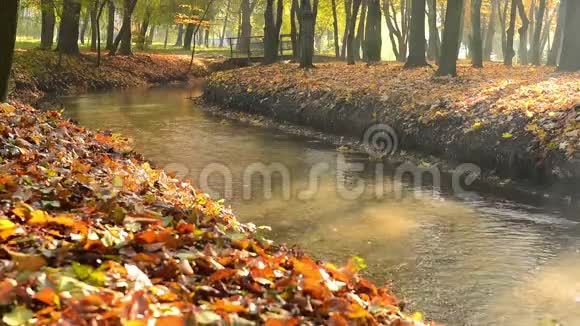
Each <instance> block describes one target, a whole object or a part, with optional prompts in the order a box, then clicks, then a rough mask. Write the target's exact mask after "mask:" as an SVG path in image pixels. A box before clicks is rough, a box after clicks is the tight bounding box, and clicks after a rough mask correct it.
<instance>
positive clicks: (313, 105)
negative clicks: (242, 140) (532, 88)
mask: <svg viewBox="0 0 580 326" xmlns="http://www.w3.org/2000/svg"><path fill="white" fill-rule="evenodd" d="M214 77H215V75H210V76H209V77H208V78H207V81H206V85H205V89H204V94H203V100H204V101H205V102H207V103H208V104H213V105H216V106H217V107H218V108H212V109H211V110H210V111H212V112H213V113H215V114H219V115H224V116H226V117H229V118H232V119H237V120H240V118H241V120H244V119H245V118H244V117H243V116H242V117H240V116H236V114H235V113H234V114H230V113H228V112H226V111H231V112H237V113H240V112H241V113H244V114H253V115H257V116H263V117H267V118H269V119H272V121H273V125H274V126H275V128H278V127H276V125H278V126H280V125H281V124H282V123H290V124H294V125H296V126H301V127H306V128H311V129H312V130H313V131H314V133H313V134H316V132H321V133H323V134H325V135H327V136H325V137H334V138H335V139H344V138H349V139H350V140H349V141H348V142H347V143H350V144H356V145H358V146H359V147H360V146H361V145H362V144H361V139H362V138H363V135H364V133H365V131H367V130H368V128H369V127H370V126H373V125H377V124H386V125H388V126H390V127H392V128H393V129H394V130H395V131H396V133H397V136H398V140H399V142H398V150H399V151H398V153H397V152H395V153H392V155H390V156H388V157H385V161H390V160H392V161H405V162H409V161H410V162H411V163H420V162H421V161H423V159H424V158H428V159H429V160H435V161H437V162H438V167H439V168H440V169H441V171H442V172H443V173H448V174H452V173H454V171H455V168H456V167H458V166H459V165H460V164H463V163H471V164H476V165H477V166H478V167H480V168H481V174H480V177H479V178H478V179H477V180H475V181H474V182H473V185H474V186H475V187H477V188H482V189H487V190H488V191H496V190H502V192H506V193H509V192H514V191H515V192H517V193H518V194H519V195H522V196H527V197H530V196H531V197H537V198H543V199H550V200H553V201H564V202H567V203H569V202H570V201H571V200H572V199H573V198H576V197H577V195H578V194H579V193H580V191H578V189H577V187H575V184H577V182H578V181H580V162H574V161H569V160H567V159H566V158H565V156H564V155H563V154H562V153H559V152H557V151H547V152H543V153H536V152H530V151H527V150H526V148H528V146H529V144H530V143H531V142H532V139H533V136H532V135H531V134H530V133H529V132H527V131H526V130H525V129H526V127H525V126H526V121H527V119H526V117H523V116H522V117H516V118H515V119H511V121H508V122H502V123H499V124H498V125H496V126H493V125H492V126H489V127H488V128H487V130H485V131H484V132H480V133H477V134H466V133H465V132H464V129H463V124H462V121H461V120H460V118H459V117H453V118H449V119H446V120H444V121H437V122H434V123H430V124H413V127H412V128H409V125H410V124H409V123H408V122H409V121H410V120H412V121H417V120H420V118H421V117H420V116H419V115H416V116H414V115H413V113H412V112H411V113H409V112H405V113H402V112H400V111H401V110H400V109H398V108H393V107H389V106H385V104H384V103H383V102H382V101H381V99H380V98H379V97H377V96H374V95H367V96H365V97H364V98H363V99H359V100H358V101H356V102H351V101H349V100H348V99H344V98H340V97H338V96H336V95H335V94H333V93H332V91H330V92H326V91H317V92H312V93H310V94H306V93H302V92H301V93H298V92H297V91H295V90H294V89H293V88H292V86H290V87H288V88H287V89H286V90H283V91H279V92H274V93H272V92H268V91H261V90H259V89H257V88H253V87H252V85H251V84H243V83H229V82H228V81H227V80H224V79H223V78H214ZM264 78H267V76H264ZM328 103H332V105H328ZM506 125H509V128H508V127H506ZM510 128H511V129H512V130H513V129H516V130H515V131H513V133H514V135H515V134H516V133H517V134H518V136H519V137H517V139H515V140H513V139H510V140H509V142H508V141H507V140H506V141H505V143H503V144H499V146H498V139H497V134H498V133H499V134H500V135H501V132H502V130H506V129H508V130H509V129H510ZM283 129H284V128H283ZM290 129H291V130H290V132H292V133H295V131H296V129H297V128H290ZM292 129H294V132H293V131H292ZM517 129H519V130H517ZM298 133H301V132H298ZM361 149H363V148H362V147H361ZM401 150H403V155H401ZM503 190H505V191H503ZM519 195H518V196H519Z"/></svg>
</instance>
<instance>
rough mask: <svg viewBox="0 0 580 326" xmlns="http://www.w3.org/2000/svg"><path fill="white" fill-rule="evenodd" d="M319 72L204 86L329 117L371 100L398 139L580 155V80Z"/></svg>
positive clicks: (271, 70)
mask: <svg viewBox="0 0 580 326" xmlns="http://www.w3.org/2000/svg"><path fill="white" fill-rule="evenodd" d="M317 67H318V68H319V69H315V70H311V71H304V70H302V69H299V68H298V67H297V66H295V65H292V64H276V65H269V66H258V67H251V68H243V69H237V70H235V71H225V72H219V73H216V74H214V75H212V76H211V77H210V81H209V85H222V86H224V87H226V88H227V89H228V91H229V92H230V93H232V94H234V93H238V92H239V93H252V96H257V97H260V98H263V99H265V100H266V99H270V98H273V97H279V96H287V97H288V98H294V99H295V102H296V103H303V104H302V105H303V106H316V107H324V108H325V109H327V110H329V111H332V110H334V109H335V108H339V107H340V106H341V105H343V104H344V103H347V104H349V105H352V106H354V107H359V108H366V107H367V106H368V105H369V104H368V102H371V99H372V101H373V107H372V108H371V109H369V111H373V115H374V116H375V119H378V120H380V119H384V120H385V121H388V122H389V123H390V124H392V126H393V127H394V128H396V129H398V130H399V131H400V132H401V133H403V134H405V133H418V134H420V133H421V129H422V128H425V127H428V126H435V127H439V128H440V132H439V134H444V135H447V136H449V137H448V138H449V139H448V140H446V142H449V143H452V142H457V141H459V140H460V139H461V137H462V135H466V136H467V135H469V136H474V135H482V136H481V137H483V136H485V137H487V138H489V139H490V140H493V142H491V143H489V144H488V145H487V146H488V147H490V148H491V147H493V146H495V145H497V144H499V145H503V146H505V144H506V143H508V142H513V141H515V140H518V139H521V140H522V142H523V143H525V142H527V143H526V145H529V146H530V148H529V149H528V150H529V151H536V152H537V153H538V155H540V156H542V155H544V154H545V153H546V152H548V151H555V152H557V153H558V155H562V156H565V157H567V158H569V159H571V158H573V156H574V154H576V153H577V152H578V150H579V149H580V148H578V146H579V144H580V143H579V142H578V139H580V134H579V129H580V124H579V121H580V73H558V72H554V68H551V67H513V68H508V67H505V66H503V65H501V64H498V63H489V64H487V65H486V67H485V68H484V69H476V68H472V67H471V65H470V64H468V63H461V64H459V65H458V75H459V77H457V78H450V77H435V76H434V74H433V69H434V68H428V67H426V68H421V69H414V70H403V67H402V65H401V64H399V63H393V62H388V63H387V62H385V63H381V64H378V65H370V66H360V65H358V66H349V65H346V64H344V63H324V64H318V65H317ZM446 128H449V129H446ZM490 134H493V135H490ZM528 139H531V140H528ZM524 140H525V141H524ZM496 141H497V144H496ZM462 146H463V145H462Z"/></svg>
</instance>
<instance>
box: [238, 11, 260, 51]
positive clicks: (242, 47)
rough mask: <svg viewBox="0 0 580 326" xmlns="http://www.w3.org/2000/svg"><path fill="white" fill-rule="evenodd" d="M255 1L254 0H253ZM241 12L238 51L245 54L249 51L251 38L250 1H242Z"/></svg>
mask: <svg viewBox="0 0 580 326" xmlns="http://www.w3.org/2000/svg"><path fill="white" fill-rule="evenodd" d="M254 1H256V0H254ZM241 9H242V10H241V11H242V26H241V30H240V31H241V33H240V39H239V41H238V50H239V51H240V52H242V53H247V52H248V51H250V37H251V36H252V20H251V19H252V11H253V10H252V9H253V6H252V5H251V4H250V0H242V3H241Z"/></svg>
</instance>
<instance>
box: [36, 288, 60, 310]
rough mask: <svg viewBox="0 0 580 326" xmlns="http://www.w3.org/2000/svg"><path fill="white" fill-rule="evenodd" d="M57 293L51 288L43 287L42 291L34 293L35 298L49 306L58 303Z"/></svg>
mask: <svg viewBox="0 0 580 326" xmlns="http://www.w3.org/2000/svg"><path fill="white" fill-rule="evenodd" d="M57 298H58V297H57V295H56V292H54V290H53V289H51V288H43V289H42V290H40V292H38V293H36V294H35V295H34V299H36V300H38V301H40V302H43V303H46V304H47V305H49V306H52V305H54V304H56V302H57Z"/></svg>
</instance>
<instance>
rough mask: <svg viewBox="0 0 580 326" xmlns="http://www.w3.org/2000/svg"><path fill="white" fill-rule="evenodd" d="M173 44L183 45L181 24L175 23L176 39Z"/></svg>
mask: <svg viewBox="0 0 580 326" xmlns="http://www.w3.org/2000/svg"><path fill="white" fill-rule="evenodd" d="M173 46H183V24H178V25H177V40H175V44H174V45H173Z"/></svg>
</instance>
